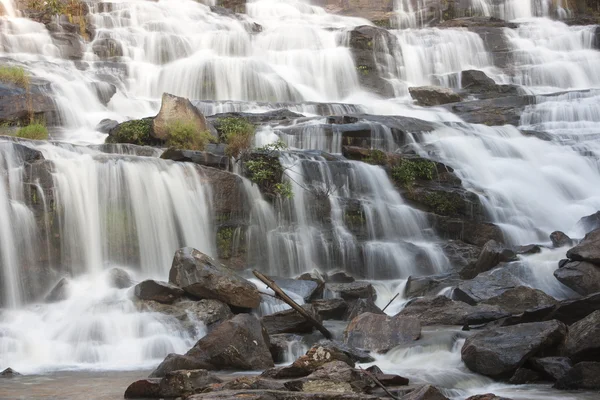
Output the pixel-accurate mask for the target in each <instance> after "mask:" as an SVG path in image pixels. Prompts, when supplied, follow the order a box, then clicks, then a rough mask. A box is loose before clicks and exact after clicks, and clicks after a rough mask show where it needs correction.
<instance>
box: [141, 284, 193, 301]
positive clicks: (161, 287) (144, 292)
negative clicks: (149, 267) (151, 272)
mask: <svg viewBox="0 0 600 400" xmlns="http://www.w3.org/2000/svg"><path fill="white" fill-rule="evenodd" d="M184 293H185V292H184V291H183V289H181V288H180V287H178V286H175V285H171V284H170V283H168V282H161V281H155V280H151V279H148V280H145V281H143V282H140V283H138V284H137V285H135V287H134V294H135V296H136V297H137V298H138V299H140V300H153V301H157V302H159V303H164V304H171V303H173V302H174V301H175V300H177V299H179V298H181V296H183V295H184Z"/></svg>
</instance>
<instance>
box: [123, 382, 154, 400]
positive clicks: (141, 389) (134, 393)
mask: <svg viewBox="0 0 600 400" xmlns="http://www.w3.org/2000/svg"><path fill="white" fill-rule="evenodd" d="M161 380H162V379H160V378H148V379H140V380H137V381H135V382H133V383H132V384H131V385H129V386H128V387H127V389H126V390H125V394H124V397H125V398H126V399H158V398H160V381H161Z"/></svg>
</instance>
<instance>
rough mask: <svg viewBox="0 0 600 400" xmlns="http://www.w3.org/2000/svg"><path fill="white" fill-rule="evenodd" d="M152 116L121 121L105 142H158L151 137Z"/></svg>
mask: <svg viewBox="0 0 600 400" xmlns="http://www.w3.org/2000/svg"><path fill="white" fill-rule="evenodd" d="M152 120H153V118H143V119H136V120H133V121H127V122H123V123H122V124H119V126H117V127H116V128H115V129H113V130H112V131H111V132H110V135H109V136H108V138H106V143H130V144H137V145H140V146H144V145H146V146H154V145H157V144H160V142H159V141H158V140H157V139H155V138H153V137H152Z"/></svg>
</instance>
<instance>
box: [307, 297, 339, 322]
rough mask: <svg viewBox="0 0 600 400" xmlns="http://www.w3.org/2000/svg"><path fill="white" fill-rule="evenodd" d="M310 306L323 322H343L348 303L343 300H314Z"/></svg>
mask: <svg viewBox="0 0 600 400" xmlns="http://www.w3.org/2000/svg"><path fill="white" fill-rule="evenodd" d="M311 304H312V306H313V307H314V308H315V310H316V311H317V313H318V314H319V316H320V317H321V319H323V320H328V319H333V320H339V321H341V320H344V316H345V315H346V313H347V311H348V303H346V301H345V300H343V299H324V300H315V301H313V302H311Z"/></svg>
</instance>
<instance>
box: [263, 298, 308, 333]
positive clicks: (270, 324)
mask: <svg viewBox="0 0 600 400" xmlns="http://www.w3.org/2000/svg"><path fill="white" fill-rule="evenodd" d="M302 308H303V309H304V310H305V311H306V312H307V313H309V314H310V315H312V316H313V317H314V318H315V319H316V320H320V317H319V314H318V313H317V311H316V310H315V309H314V307H313V306H312V305H310V304H304V305H302ZM261 321H262V324H263V325H264V327H265V328H266V329H267V332H268V333H269V335H273V334H276V333H310V332H312V331H313V329H314V326H313V325H312V324H311V323H310V322H308V321H307V320H306V319H305V318H304V317H303V316H302V315H300V313H298V311H296V310H293V309H291V310H285V311H280V312H278V313H275V314H270V315H265V316H264V317H262V318H261Z"/></svg>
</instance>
